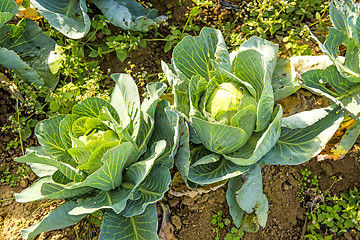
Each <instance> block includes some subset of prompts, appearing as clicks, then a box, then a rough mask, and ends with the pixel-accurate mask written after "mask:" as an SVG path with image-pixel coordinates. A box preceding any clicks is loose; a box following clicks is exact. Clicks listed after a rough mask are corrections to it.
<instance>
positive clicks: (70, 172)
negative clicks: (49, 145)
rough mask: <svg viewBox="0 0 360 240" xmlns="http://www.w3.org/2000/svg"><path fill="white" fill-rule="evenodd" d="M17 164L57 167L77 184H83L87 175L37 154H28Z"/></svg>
mask: <svg viewBox="0 0 360 240" xmlns="http://www.w3.org/2000/svg"><path fill="white" fill-rule="evenodd" d="M15 161H16V162H22V163H40V164H45V165H48V166H52V167H56V168H57V169H59V170H60V171H61V173H62V174H64V175H65V176H66V177H67V178H69V179H70V180H72V181H75V182H81V181H82V180H84V179H85V174H83V173H82V172H80V171H79V170H78V169H76V168H73V167H72V166H70V165H69V164H66V163H62V162H59V161H56V160H55V159H52V158H50V157H47V156H41V155H38V154H37V153H36V152H32V153H29V154H26V155H24V156H22V157H19V158H16V159H15Z"/></svg>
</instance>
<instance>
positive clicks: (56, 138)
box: [35, 115, 75, 166]
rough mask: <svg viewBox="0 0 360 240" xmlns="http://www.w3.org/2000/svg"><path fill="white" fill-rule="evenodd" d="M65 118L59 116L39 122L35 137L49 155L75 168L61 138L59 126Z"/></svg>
mask: <svg viewBox="0 0 360 240" xmlns="http://www.w3.org/2000/svg"><path fill="white" fill-rule="evenodd" d="M64 118H65V115H59V116H56V117H53V118H50V119H46V120H43V121H41V122H39V123H38V124H37V125H36V127H35V135H36V137H37V139H38V141H39V143H40V144H41V146H42V147H43V149H44V150H45V151H46V152H47V153H48V154H49V155H51V156H53V157H54V158H57V159H59V160H60V161H62V162H64V163H68V164H70V165H72V166H75V163H74V161H73V160H72V159H71V156H70V155H69V154H68V153H67V151H66V147H65V146H64V144H63V143H62V141H61V138H60V132H59V125H60V122H61V120H63V119H64Z"/></svg>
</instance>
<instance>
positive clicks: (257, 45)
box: [230, 36, 279, 77]
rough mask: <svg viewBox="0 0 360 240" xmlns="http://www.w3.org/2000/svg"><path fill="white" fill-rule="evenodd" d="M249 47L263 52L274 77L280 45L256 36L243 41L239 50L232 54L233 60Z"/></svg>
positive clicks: (270, 72) (268, 68)
mask: <svg viewBox="0 0 360 240" xmlns="http://www.w3.org/2000/svg"><path fill="white" fill-rule="evenodd" d="M249 49H253V50H256V51H258V52H259V53H261V55H262V56H263V59H264V60H265V62H266V65H267V70H268V71H269V74H270V77H272V75H273V72H274V69H275V66H276V65H277V60H278V52H279V45H278V44H274V43H272V42H269V41H267V40H265V39H262V38H259V37H256V36H254V37H251V38H250V39H249V40H247V41H245V42H243V43H242V44H241V46H240V48H239V49H238V50H237V51H234V52H232V53H231V54H230V58H231V60H232V61H233V60H234V59H235V58H236V56H237V55H238V54H239V52H242V51H245V50H249Z"/></svg>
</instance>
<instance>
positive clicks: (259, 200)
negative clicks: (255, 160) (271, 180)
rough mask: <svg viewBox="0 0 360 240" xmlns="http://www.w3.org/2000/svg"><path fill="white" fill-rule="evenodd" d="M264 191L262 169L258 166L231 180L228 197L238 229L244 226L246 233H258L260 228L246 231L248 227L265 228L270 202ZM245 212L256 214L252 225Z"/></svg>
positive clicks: (231, 212)
mask: <svg viewBox="0 0 360 240" xmlns="http://www.w3.org/2000/svg"><path fill="white" fill-rule="evenodd" d="M262 189H263V188H262V176H261V169H260V166H259V165H258V164H256V165H254V166H253V167H252V168H251V169H250V170H249V171H248V172H246V173H244V174H243V175H241V176H238V177H236V178H232V179H230V181H229V188H228V191H227V192H226V197H227V201H228V204H229V209H230V214H231V216H232V218H233V219H234V223H235V225H236V226H237V227H240V226H241V225H242V224H243V225H244V226H243V227H242V228H243V229H245V230H246V231H256V230H257V228H258V226H257V227H255V229H246V228H247V226H252V225H255V226H256V225H260V226H262V227H265V225H266V221H267V211H268V202H267V198H266V196H265V195H264V194H263V190H262ZM245 212H246V213H247V214H251V213H253V212H255V214H256V218H254V219H253V220H255V221H253V222H252V223H251V221H252V218H249V217H248V216H247V214H246V213H245ZM244 217H245V218H244ZM243 219H244V221H245V222H243ZM246 221H248V222H246ZM249 221H250V222H249Z"/></svg>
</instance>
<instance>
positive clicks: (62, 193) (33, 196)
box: [15, 176, 91, 202]
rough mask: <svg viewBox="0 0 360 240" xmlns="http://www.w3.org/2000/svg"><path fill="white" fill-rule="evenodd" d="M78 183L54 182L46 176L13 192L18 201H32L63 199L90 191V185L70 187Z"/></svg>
mask: <svg viewBox="0 0 360 240" xmlns="http://www.w3.org/2000/svg"><path fill="white" fill-rule="evenodd" d="M76 185H79V183H69V184H67V185H63V184H59V183H56V182H54V181H53V180H52V178H51V176H46V177H43V178H40V179H39V180H37V181H36V182H35V183H33V185H31V186H30V187H28V188H26V189H24V190H23V191H22V192H21V193H15V199H16V201H18V202H32V201H37V200H42V199H63V198H71V197H75V196H78V195H81V194H84V193H87V192H89V191H91V188H90V187H81V188H76V189H71V188H72V187H73V186H76Z"/></svg>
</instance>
